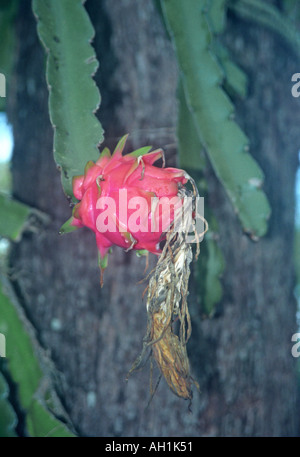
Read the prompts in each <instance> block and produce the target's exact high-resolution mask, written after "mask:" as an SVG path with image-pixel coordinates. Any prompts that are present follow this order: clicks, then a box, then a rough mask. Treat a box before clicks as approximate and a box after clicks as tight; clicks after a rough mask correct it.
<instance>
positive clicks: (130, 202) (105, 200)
mask: <svg viewBox="0 0 300 457" xmlns="http://www.w3.org/2000/svg"><path fill="white" fill-rule="evenodd" d="M127 137H128V135H125V136H124V137H123V138H121V140H120V141H119V143H118V144H117V146H116V148H115V150H114V152H113V154H111V153H110V151H109V149H108V148H105V149H104V150H103V151H102V153H101V154H100V157H99V159H98V160H97V161H96V163H94V162H92V161H90V162H88V163H87V165H86V167H85V171H84V175H82V176H76V177H74V178H73V193H74V196H75V198H76V199H78V200H79V202H78V203H77V204H76V205H75V206H74V208H73V213H72V217H71V218H70V219H69V221H67V222H66V223H65V224H64V226H63V227H62V229H61V232H62V233H64V232H68V231H72V230H74V229H76V228H78V227H83V226H86V227H88V228H90V229H91V230H93V231H94V232H95V235H96V242H97V247H98V250H99V264H100V268H101V269H103V268H105V267H106V265H107V254H108V251H109V249H110V247H111V246H113V245H117V246H120V247H121V248H124V249H126V250H130V249H134V250H137V251H138V252H139V253H146V252H147V251H149V252H151V253H154V254H160V253H161V248H160V242H161V241H163V240H164V233H165V232H167V231H168V229H169V227H170V224H171V223H172V222H173V220H174V215H175V211H176V210H177V209H179V208H180V206H181V205H182V197H181V196H180V192H179V191H180V188H182V187H183V185H184V184H185V183H186V182H187V178H186V173H185V172H184V171H183V170H180V169H177V168H159V167H156V166H154V165H153V163H154V162H156V161H157V160H158V159H160V158H162V159H163V161H164V154H163V151H162V150H161V149H157V150H155V151H152V152H149V151H150V150H151V147H148V146H146V147H144V148H140V149H138V150H136V151H133V152H131V153H129V154H126V155H123V149H124V147H125V143H126V140H127ZM162 203H167V206H165V207H164V205H163V204H162ZM168 203H169V205H168ZM166 207H167V208H168V211H165V210H164V208H166Z"/></svg>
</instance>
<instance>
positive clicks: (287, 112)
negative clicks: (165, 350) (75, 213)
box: [8, 0, 300, 437]
mask: <svg viewBox="0 0 300 457" xmlns="http://www.w3.org/2000/svg"><path fill="white" fill-rule="evenodd" d="M86 7H87V9H88V11H89V13H90V17H91V19H92V22H93V24H94V26H95V29H96V37H95V42H94V45H95V48H96V53H97V56H98V58H99V61H100V70H99V71H98V73H97V75H96V80H97V83H98V84H99V87H100V91H101V94H102V104H101V107H100V112H99V116H100V118H101V122H102V123H103V126H104V128H105V132H106V140H105V144H106V145H108V146H109V147H114V146H115V144H116V142H117V139H118V138H119V137H120V136H121V135H123V134H124V133H127V132H129V133H130V141H131V145H130V146H131V147H140V146H144V145H147V144H152V145H153V147H163V148H164V149H165V151H166V155H167V164H168V165H170V164H174V163H175V160H176V159H175V157H176V155H175V153H176V136H175V128H176V115H177V113H176V109H177V107H176V85H177V76H178V70H177V64H176V60H175V56H174V52H173V49H172V46H171V43H170V42H169V40H168V37H167V35H166V33H165V30H164V27H163V25H162V22H161V19H160V17H159V14H158V11H157V10H156V9H155V6H154V3H153V2H150V1H148V0H128V1H126V2H116V1H115V2H111V1H108V0H102V1H96V0H89V1H88V2H87V4H86ZM17 35H18V52H17V56H16V68H15V74H14V84H13V90H12V91H11V93H10V94H8V103H9V116H10V120H11V122H12V124H13V129H14V139H15V147H14V156H13V163H12V172H13V192H14V196H15V197H16V198H18V199H19V200H21V201H23V202H24V203H27V204H30V205H32V206H34V207H36V208H38V209H40V210H42V211H44V212H46V213H47V214H49V215H50V218H51V222H50V223H49V225H48V226H46V227H42V228H41V229H40V230H39V231H38V232H28V233H26V234H25V235H24V237H23V239H22V240H21V242H20V243H18V244H17V245H15V246H14V249H13V251H12V255H11V266H12V267H13V269H14V271H15V275H14V278H15V279H14V287H15V290H16V291H17V294H18V297H19V299H20V301H21V303H22V305H23V307H24V309H25V310H26V313H27V316H28V317H29V319H30V320H31V321H32V323H33V325H34V326H35V328H36V329H37V332H38V336H39V341H40V343H41V345H42V346H43V347H45V348H47V349H48V351H49V357H51V358H52V359H53V361H54V362H55V365H56V367H57V370H58V371H59V372H60V373H61V384H60V385H59V386H57V388H58V389H59V394H60V397H61V399H62V401H63V403H64V406H65V408H66V410H67V411H68V413H69V414H70V417H71V419H72V421H73V423H74V426H75V428H76V430H77V431H78V433H79V434H81V435H87V436H186V437H190V436H258V435H268V436H290V435H297V434H298V432H299V428H298V427H299V423H298V412H299V401H298V391H297V383H296V359H294V358H293V357H292V355H291V347H292V343H291V336H292V334H293V333H295V332H296V331H297V329H296V302H295V299H294V297H293V286H294V272H293V266H292V265H293V259H292V256H293V232H294V184H295V173H296V168H297V160H298V159H297V149H298V148H297V144H300V133H299V129H298V125H297V124H298V123H297V119H296V116H295V112H296V111H298V110H299V106H298V105H299V100H298V99H293V97H292V96H291V92H290V89H291V85H290V79H291V75H292V74H293V73H295V72H297V68H296V65H295V63H294V59H293V56H292V55H290V51H289V49H286V48H285V47H284V46H283V45H282V43H281V42H280V41H279V39H278V38H277V37H276V36H274V35H273V34H271V32H268V31H266V30H263V29H262V28H259V27H255V26H253V25H251V24H248V23H244V22H241V21H240V20H238V19H237V18H235V17H231V18H230V19H229V22H228V27H227V32H226V36H225V39H226V40H227V44H228V46H229V47H230V48H231V50H232V53H233V55H234V56H235V58H236V59H237V61H239V62H240V63H241V65H242V67H243V68H244V69H245V70H246V72H247V74H248V75H249V81H250V86H249V96H248V97H247V99H246V100H244V101H242V102H241V101H238V100H237V101H235V102H236V103H237V104H238V109H237V121H238V122H239V123H240V124H241V125H242V127H243V128H244V129H245V130H246V131H247V134H248V135H249V137H250V139H251V152H252V153H253V155H254V156H255V158H256V159H257V161H258V162H259V164H260V165H261V166H262V168H263V170H264V172H265V175H266V183H265V190H266V192H267V194H268V197H269V199H270V201H271V205H272V217H271V220H270V230H269V232H268V234H267V236H266V237H265V238H264V239H262V240H261V241H259V242H257V243H253V242H252V241H250V240H249V239H248V238H247V237H246V236H245V235H243V234H242V231H241V227H240V225H239V223H238V221H237V218H236V216H235V214H234V211H233V208H232V206H231V204H230V202H229V201H228V198H227V197H226V195H225V192H224V190H223V188H222V186H221V184H220V183H219V182H218V181H217V179H216V178H215V176H214V174H213V172H212V170H211V169H208V170H207V179H208V184H209V197H208V199H207V201H206V202H205V205H206V206H207V207H210V208H212V210H213V211H214V212H215V214H216V216H217V219H218V222H219V227H220V245H221V248H222V250H223V253H224V256H225V260H226V270H225V273H224V276H223V279H222V283H223V287H224V295H223V298H222V302H221V303H220V304H219V305H218V307H217V312H216V314H215V315H214V317H213V318H211V319H206V320H203V319H202V317H201V315H200V312H199V309H198V306H197V297H196V296H195V295H194V294H191V296H190V302H189V303H190V311H191V314H192V326H193V333H192V337H191V340H190V342H189V344H188V352H189V356H190V361H191V368H192V372H193V375H194V376H195V378H196V379H198V380H199V382H200V386H201V392H200V393H198V392H197V391H195V392H194V398H193V404H192V412H191V413H190V412H189V410H188V404H187V402H185V401H184V400H182V399H179V398H177V397H176V396H175V395H174V394H173V393H172V392H171V391H170V390H169V389H168V387H167V385H166V383H165V381H161V383H160V385H159V387H158V390H157V392H156V394H155V396H154V398H153V400H152V402H151V403H150V405H149V407H148V408H147V409H145V408H146V406H147V401H148V398H149V376H150V373H149V367H147V366H146V367H145V368H144V369H143V370H142V371H141V372H139V373H137V374H134V375H133V376H132V377H131V378H129V381H128V382H125V378H126V375H127V372H128V370H129V369H130V367H131V364H132V363H133V361H134V360H135V357H136V356H137V355H138V353H139V351H140V350H141V345H142V338H143V336H144V333H145V330H146V309H145V300H144V301H142V292H143V289H144V287H145V285H146V284H137V283H138V281H140V280H141V279H142V278H143V277H144V275H143V269H144V260H143V259H141V258H137V257H136V256H135V255H134V254H132V253H124V252H123V251H122V250H121V249H120V248H115V249H114V250H113V254H112V255H110V257H109V266H108V268H107V270H106V271H105V275H104V287H103V289H101V288H100V284H99V270H98V268H97V252H96V244H95V241H94V236H93V234H92V233H91V232H89V231H88V230H85V229H81V230H79V231H77V232H74V233H72V234H69V235H65V236H63V237H60V236H59V235H58V231H59V228H60V226H61V225H62V224H63V223H64V221H65V220H66V219H67V218H69V216H70V214H71V210H70V208H69V205H68V202H67V200H66V198H65V197H64V195H63V191H62V188H61V184H60V176H59V172H58V171H57V170H56V168H55V165H54V161H53V155H52V142H53V131H52V128H51V126H50V122H49V115H48V91H47V87H46V82H45V55H44V51H43V49H42V47H41V45H40V43H39V41H38V38H37V34H36V24H35V20H34V18H33V15H32V12H31V8H30V2H29V0H23V1H22V2H20V11H19V14H18V19H17ZM74 77H76V75H74ZM127 150H129V148H128V149H127ZM204 243H205V241H204ZM199 261H200V262H201V255H200V260H199ZM154 262H155V259H154V258H151V263H152V265H154ZM192 282H193V278H192V280H191V289H193V284H192Z"/></svg>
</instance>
